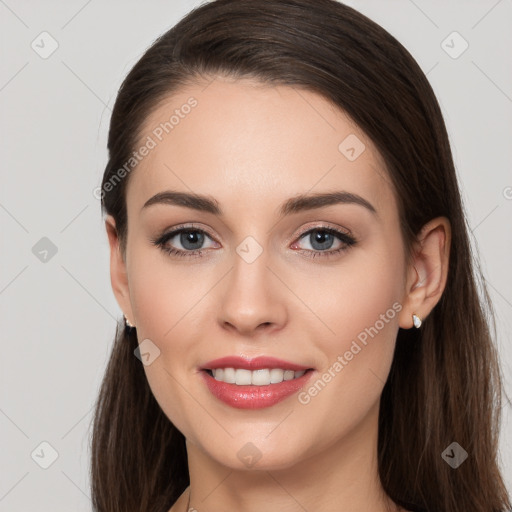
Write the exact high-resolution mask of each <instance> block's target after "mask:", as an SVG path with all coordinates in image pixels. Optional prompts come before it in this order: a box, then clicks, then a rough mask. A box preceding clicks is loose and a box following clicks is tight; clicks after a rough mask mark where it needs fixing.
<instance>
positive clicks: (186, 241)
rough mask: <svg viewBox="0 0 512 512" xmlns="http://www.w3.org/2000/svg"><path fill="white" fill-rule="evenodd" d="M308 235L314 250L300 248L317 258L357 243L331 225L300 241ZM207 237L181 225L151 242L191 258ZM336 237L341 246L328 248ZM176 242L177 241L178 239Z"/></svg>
mask: <svg viewBox="0 0 512 512" xmlns="http://www.w3.org/2000/svg"><path fill="white" fill-rule="evenodd" d="M178 235H179V236H178ZM308 235H309V238H308V240H309V242H310V244H311V246H312V247H313V250H309V249H299V250H300V252H302V253H304V254H305V255H306V256H307V257H308V258H316V257H317V256H321V257H330V256H335V255H337V254H339V253H341V252H343V251H346V250H347V249H349V248H350V247H352V246H353V245H355V244H356V243H357V241H356V240H355V239H354V238H353V237H352V236H350V235H348V234H347V233H344V232H342V231H338V230H337V229H334V228H331V227H323V226H319V227H316V228H313V229H310V230H308V231H306V232H305V233H302V234H301V235H300V236H299V241H300V240H303V239H304V238H306V237H307V236H308ZM174 238H177V239H178V240H177V241H178V242H179V244H181V246H182V247H183V249H179V248H176V247H175V246H174V245H173V244H170V242H171V240H173V239H174ZM207 238H209V239H210V240H213V239H212V238H211V236H210V235H209V234H208V233H207V232H206V231H204V230H202V229H198V228H193V227H179V228H178V229H175V230H173V231H170V232H169V233H165V234H164V235H162V236H161V237H159V238H157V239H152V240H151V243H153V245H156V246H157V247H159V248H160V249H161V250H162V251H164V252H165V253H166V254H169V255H172V256H178V257H189V258H191V257H202V256H203V252H202V250H203V249H205V248H204V247H203V244H204V242H205V240H206V239H207ZM336 239H338V241H339V243H340V246H339V247H338V248H337V249H334V250H327V249H330V248H331V247H332V245H333V243H334V241H335V240H336ZM174 243H176V241H175V242H174ZM215 243H216V242H215ZM297 244H298V242H294V244H293V246H297ZM294 248H295V247H294Z"/></svg>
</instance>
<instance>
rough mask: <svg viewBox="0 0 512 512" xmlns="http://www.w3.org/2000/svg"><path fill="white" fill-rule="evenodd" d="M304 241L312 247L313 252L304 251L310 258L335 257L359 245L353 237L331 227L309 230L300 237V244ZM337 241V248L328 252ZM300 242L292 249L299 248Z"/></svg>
mask: <svg viewBox="0 0 512 512" xmlns="http://www.w3.org/2000/svg"><path fill="white" fill-rule="evenodd" d="M303 239H305V240H306V241H307V242H309V245H310V246H311V247H312V249H311V250H310V249H306V250H304V249H302V252H305V253H306V256H307V257H309V258H316V257H317V256H322V257H329V256H334V255H337V254H339V253H341V252H343V251H346V250H348V249H349V248H350V247H352V246H353V245H355V244H356V243H357V241H356V240H355V238H354V237H353V236H351V235H349V234H348V233H344V232H343V231H339V230H337V229H334V228H331V227H315V228H313V229H309V230H308V231H306V232H305V233H303V234H302V235H301V236H300V238H299V242H300V241H301V240H303ZM336 239H337V240H338V243H337V248H336V249H333V250H328V249H331V247H332V246H333V244H334V243H335V242H336ZM299 242H295V243H294V244H293V245H292V249H295V248H297V245H298V243H299ZM307 253H309V254H307Z"/></svg>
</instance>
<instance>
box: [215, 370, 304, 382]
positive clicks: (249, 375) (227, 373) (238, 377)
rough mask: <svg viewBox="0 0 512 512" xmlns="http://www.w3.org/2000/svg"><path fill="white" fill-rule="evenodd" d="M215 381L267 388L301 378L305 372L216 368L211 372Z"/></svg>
mask: <svg viewBox="0 0 512 512" xmlns="http://www.w3.org/2000/svg"><path fill="white" fill-rule="evenodd" d="M211 372H212V374H213V377H214V379H215V380H218V381H221V382H226V383H227V384H236V385H237V386H247V385H249V384H253V385H255V386H268V385H269V384H279V383H280V382H283V380H292V379H298V378H299V377H302V376H303V375H304V374H305V373H306V371H305V370H300V371H293V370H281V369H279V368H272V369H268V368H265V369H262V370H254V371H251V370H243V369H240V368H239V369H236V370H235V368H216V369H214V370H211Z"/></svg>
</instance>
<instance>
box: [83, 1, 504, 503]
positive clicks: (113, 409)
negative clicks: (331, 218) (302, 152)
mask: <svg viewBox="0 0 512 512" xmlns="http://www.w3.org/2000/svg"><path fill="white" fill-rule="evenodd" d="M215 76H230V77H234V78H235V79H236V78H245V77H248V78H256V79H258V80H259V81H261V82H264V83H268V84H276V85H277V84H279V85H290V86H294V87H297V88H298V87H302V88H304V89H306V90H310V91H313V92H317V93H319V94H320V95H322V96H323V97H324V98H326V99H328V100H329V101H331V102H332V103H333V104H334V105H335V106H336V107H338V108H339V109H341V110H343V111H345V112H346V113H347V114H348V115H349V116H350V117H351V118H352V119H353V120H354V121H355V122H356V123H357V125H358V126H359V127H360V128H361V129H362V130H363V131H364V132H365V133H366V134H367V135H368V136H369V137H370V138H371V139H372V140H373V142H374V144H375V145H376V147H377V148H378V150H379V151H380V153H381V154H382V156H383V158H384V161H385V163H386V166H387V173H388V175H389V179H390V180H391V183H392V185H393V187H394V189H395V193H396V196H397V198H398V201H399V209H400V212H399V213H400V219H401V230H402V232H403V236H404V240H405V243H406V247H407V248H408V250H409V249H410V247H411V245H412V242H413V241H414V239H415V236H416V234H417V233H418V232H419V230H420V228H421V227H422V226H423V225H424V224H426V223H427V222H428V221H429V220H431V219H432V218H434V217H437V216H446V217H447V218H448V219H449V221H450V223H451V227H452V245H451V257H450V264H449V272H448V281H447V284H446V288H445V291H444V293H443V296H442V298H441V300H440V301H439V303H438V304H437V305H436V307H435V308H434V309H433V311H432V312H431V314H430V315H429V316H428V318H426V320H425V321H424V324H423V326H422V327H421V329H419V330H416V329H413V330H402V329H400V330H399V333H398V337H397V344H396V349H395V355H394V360H393V364H392V367H391V371H390V374H389V377H388V380H387V382H386V385H385V387H384V390H383V393H382V396H381V403H380V405H381V408H380V416H379V441H378V460H379V473H380V478H381V481H382V485H383V487H384V489H385V491H386V492H387V494H388V495H389V496H390V497H391V498H392V499H393V500H394V501H395V502H396V503H398V504H401V505H404V506H405V505H407V506H408V507H409V508H415V509H416V508H417V509H422V510H425V511H431V512H434V511H435V512H440V511H443V512H455V511H464V512H504V511H505V510H506V509H507V508H509V507H510V506H511V504H510V499H509V496H508V494H507V491H506V488H505V485H504V483H503V479H502V476H501V475H500V471H499V467H498V462H497V458H498V456H497V453H498V433H499V413H500V403H501V393H502V388H501V376H500V370H499V366H498V360H497V354H496V350H495V347H494V345H493V342H492V336H491V327H493V320H492V318H493V317H492V308H491V306H490V302H489V298H488V295H487V292H486V290H485V286H484V283H483V280H482V279H481V272H480V270H479V269H478V266H477V265H475V262H474V261H473V260H474V258H473V255H472V252H471V246H470V243H469V239H468V227H467V225H466V220H465V216H464V210H463V206H462V201H461V197H460V193H459V189H458V184H457V179H456V173H455V169H454V164H453V160H452V155H451V149H450V145H449V141H448V135H447V132H446V127H445V124H444V121H443V118H442V114H441V111H440V108H439V105H438V102H437V100H436V98H435V95H434V93H433V91H432V88H431V86H430V84H429V83H428V81H427V79H426V77H425V75H424V73H423V72H422V71H421V69H420V67H419V66H418V64H417V63H416V61H415V60H414V59H413V58H412V56H411V55H410V54H409V53H408V51H407V50H406V49H405V48H404V47H403V46H402V45H401V44H400V43H399V42H398V41H397V40H396V39H395V38H394V37H392V36H391V35H390V34H389V33H388V32H386V31H385V30H384V29H383V28H381V27H380V26H379V25H377V24H376V23H374V22H372V21H371V20H370V19H368V18H366V17H365V16H363V15H362V14H360V13H358V12H357V11H356V10H354V9H352V8H350V7H347V6H345V5H343V4H341V3H339V2H337V1H335V0H216V1H214V2H210V3H206V4H203V5H201V6H199V7H197V8H196V9H194V10H193V11H192V12H190V13H189V14H188V15H187V16H185V17H184V18H183V19H182V20H181V21H180V22H179V23H178V24H177V25H175V26H174V27H173V28H172V29H170V30H169V31H168V32H166V33H165V34H163V35H162V36H161V37H159V38H158V39H157V40H156V41H155V42H154V43H153V45H152V46H151V47H150V48H149V49H148V50H147V51H146V52H145V54H144V55H143V56H142V58H141V59H140V60H139V61H138V62H137V64H136V65H135V66H134V67H133V69H132V70H131V71H130V73H129V74H128V76H127V77H126V78H125V80H124V82H123V84H122V86H121V88H120V90H119V93H118V96H117V99H116V102H115V106H114V110H113V113H112V118H111V122H110V131H109V137H108V150H109V160H108V163H107V165H106V169H105V173H104V176H103V182H102V194H101V195H102V211H103V212H104V213H107V214H110V215H112V216H113V217H114V219H115V222H116V227H117V233H118V236H119V240H120V244H121V249H122V251H123V254H124V251H125V248H126V236H127V220H128V219H127V211H126V195H125V190H126V185H127V182H128V180H129V177H130V173H129V172H127V173H126V172H125V173H122V174H121V175H122V176H123V179H121V180H119V179H118V182H116V183H115V184H114V185H113V179H114V178H116V176H117V177H118V178H119V175H120V173H119V169H121V168H123V166H125V164H126V162H128V161H129V159H130V156H131V154H132V152H133V151H134V149H135V148H136V147H137V143H138V142H139V138H140V137H141V136H142V132H141V129H142V126H143V124H144V121H145V120H146V119H147V117H148V115H149V114H150V113H151V112H152V111H153V110H154V109H155V108H156V107H157V106H158V104H159V102H160V101H161V100H163V99H164V98H166V97H168V96H170V95H172V94H173V93H174V92H176V91H178V90H179V89H180V87H182V86H184V85H186V84H189V83H193V82H194V81H197V80H201V79H203V80H204V79H205V78H208V77H210V78H213V77H215ZM125 170H126V167H125ZM109 183H110V186H108V184H109ZM479 286H480V290H481V292H480V294H479ZM136 347H137V336H136V333H135V331H133V330H132V331H129V330H127V329H125V328H124V326H123V325H122V324H119V325H118V327H117V330H116V337H115V341H114V346H113V349H112V354H111V357H110V360H109V362H108V365H107V369H106V373H105V376H104V379H103V382H102V385H101V390H100V393H99V396H98V400H97V404H96V411H95V417H94V425H93V436H92V466H91V484H92V499H93V504H94V509H95V510H97V511H100V512H133V511H135V510H137V511H152V512H153V511H156V512H160V511H161V512H166V511H167V510H168V509H169V507H170V506H171V505H172V504H173V503H174V502H175V500H176V499H177V498H178V496H179V495H180V494H181V493H182V492H183V490H184V489H185V488H186V486H187V485H188V484H189V475H188V465H187V455H186V448H185V438H184V436H183V434H181V432H179V431H178V430H177V429H176V427H175V426H174V425H173V424H172V423H171V422H170V421H169V419H168V418H167V417H166V416H165V414H164V413H163V412H162V410H161V409H160V407H159V405H158V403H157V402H156V400H155V398H154V397H153V395H152V393H151V390H150V388H149V385H148V382H147V379H146V377H145V373H144V370H143V367H142V364H141V362H140V361H139V359H138V358H137V357H135V356H134V350H135V349H136ZM453 441H455V442H457V443H458V444H459V445H460V446H462V447H463V448H464V449H465V450H466V452H467V453H468V458H467V460H466V461H465V462H464V463H463V464H461V465H460V466H459V467H458V468H457V469H453V468H452V467H450V465H449V464H447V463H446V462H445V460H443V458H442V456H441V454H442V452H443V451H444V450H445V449H446V448H447V447H448V446H449V445H450V444H451V443H452V442H453Z"/></svg>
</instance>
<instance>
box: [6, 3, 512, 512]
mask: <svg viewBox="0 0 512 512" xmlns="http://www.w3.org/2000/svg"><path fill="white" fill-rule="evenodd" d="M199 3H200V2H199V1H184V0H180V1H178V0H176V1H170V0H166V1H163V0H158V1H157V0H153V1H151V2H136V1H133V0H130V1H120V0H117V1H109V2H105V1H103V2H100V1H99V0H89V1H84V0H72V1H67V2H57V1H55V0H53V1H46V2H35V1H32V2H30V1H28V0H5V1H4V0H0V33H1V37H2V41H1V50H0V51H1V59H2V67H1V70H0V106H1V109H2V110H1V112H2V114H1V118H0V122H1V141H2V146H1V147H2V153H1V155H2V158H1V172H2V175H1V180H2V181H1V188H0V224H1V234H2V249H1V251H0V308H1V309H0V315H1V316H0V322H1V326H2V336H3V339H2V358H1V382H0V385H1V387H0V389H1V396H0V428H1V436H0V440H1V443H2V446H1V453H2V462H1V467H2V471H1V480H0V511H2V512H3V511H9V512H16V511H26V510H32V509H34V510H35V509H37V510H40V511H52V512H59V511H66V512H69V511H70V510H75V511H89V510H91V503H90V498H89V495H90V492H89V475H88V472H89V451H88V443H89V434H90V431H89V424H90V421H91V418H92V405H93V403H94V400H95V398H96V395H97V391H98V386H99V384H100V380H101V378H102V375H103V371H104V368H105V364H106V361H107V358H108V355H109V352H110V349H111V345H112V341H113V337H114V332H115V323H116V320H117V319H120V318H121V311H120V309H119V307H118V305H117V302H116V301H115V298H114V295H113V293H112V290H111V287H110V274H109V253H108V243H107V237H106V234H105V229H104V224H103V221H102V218H101V215H100V203H99V201H98V200H97V199H96V198H95V197H94V196H93V190H94V189H95V188H96V187H97V186H98V185H99V184H100V182H101V176H102V173H103V169H104V166H105V164H106V159H107V153H106V140H107V129H108V122H109V119H110V113H111V108H112V106H113V103H114V99H115V95H116V92H117V89H118V87H119V85H120V83H121V81H122V79H123V77H124V76H125V75H126V73H127V72H128V71H129V70H130V68H131V67H132V66H133V64H135V62H136V61H137V59H138V58H139V57H140V56H141V54H142V53H143V51H144V50H145V49H146V48H147V47H148V46H149V45H150V44H151V43H152V41H153V40H154V39H155V38H156V37H157V36H159V35H160V34H162V33H163V32H164V31H166V30H167V29H169V28H170V27H171V26H172V25H173V24H175V23H176V22H177V21H178V20H179V19H180V18H181V17H182V16H183V15H184V14H185V13H186V12H188V11H189V10H190V9H191V8H192V7H194V6H195V5H198V4H199ZM348 3H350V5H352V6H354V7H355V8H357V9H358V10H360V11H361V12H362V13H364V14H366V15H367V16H369V17H370V18H372V19H373V20H375V21H376V22H378V23H379V24H381V25H382V26H383V27H384V28H386V29H387V30H388V31H390V32H391V33H392V34H393V35H394V36H395V37H397V38H398V40H399V41H401V42H402V44H404V46H405V47H407V48H408V49H409V51H410V52H411V53H412V55H413V56H414V57H415V58H416V60H417V61H418V62H419V64H420V66H421V67H422V69H423V70H424V71H425V72H426V73H427V75H428V78H429V80H430V82H431V84H432V86H433V88H434V90H435V92H436V94H437V96H438V99H439V102H440V104H441V107H442V110H443V114H444V116H445V121H446V123H447V126H448V131H449V133H450V137H451V142H452V144H453V153H454V158H455V163H456V167H457V169H458V174H459V177H460V183H461V187H462V192H463V196H464V200H465V204H466V207H467V214H468V218H469V225H470V226H471V229H472V232H473V234H474V237H475V244H477V245H478V248H479V253H480V257H481V260H482V266H483V271H484V274H485V277H486V279H487V282H488V285H489V290H490V293H491V295H492V298H493V300H494V305H495V308H496V314H497V322H498V331H499V332H498V345H499V350H500V353H501V357H502V368H503V372H504V374H505V381H506V388H507V393H508V395H509V396H512V382H511V380H512V379H511V377H510V375H511V367H512V347H511V330H512V270H511V267H510V261H511V258H510V254H511V253H512V229H511V217H512V216H511V214H512V173H511V171H510V165H511V162H512V144H511V132H512V130H511V120H512V68H511V66H510V62H511V58H510V56H511V51H510V50H511V48H512V32H511V31H510V26H512V0H500V1H496V0H490V1H474V0H473V1H470V0H459V1H451V2H441V1H435V2H434V1H420V0H415V1H412V0H396V1H382V0H380V1H377V0H375V1H367V0H354V1H351V2H348ZM43 31H47V32H49V33H50V34H51V36H52V37H53V38H54V39H55V40H56V41H57V42H58V45H59V46H58V48H57V50H56V51H55V52H54V53H53V54H52V55H51V56H49V57H48V58H46V59H43V58H41V57H40V55H39V54H38V53H36V52H35V51H34V50H33V49H32V47H31V43H32V41H34V40H35V41H36V43H38V44H39V46H42V43H41V42H40V39H41V37H39V35H40V34H41V32H43ZM453 31H457V32H458V33H460V35H461V36H462V37H463V38H464V39H465V40H466V41H467V42H468V43H469V47H468V49H467V50H466V51H465V52H464V53H463V54H462V55H460V56H459V57H458V58H456V59H454V58H452V57H450V56H449V55H448V54H447V53H446V52H445V50H444V49H443V47H442V41H444V40H445V39H446V38H447V36H449V35H450V34H451V33H452V32H453ZM452 41H453V42H452ZM444 44H445V45H449V46H452V47H453V48H452V49H451V51H452V53H453V52H457V51H458V50H460V49H461V48H462V46H460V45H461V44H463V42H462V41H461V40H460V39H459V40H457V39H455V40H453V38H451V39H450V38H449V39H448V40H447V42H446V43H444ZM45 48H46V50H48V48H50V46H49V40H48V39H47V40H46V43H45ZM40 51H42V49H41V50H40ZM43 237H47V238H48V239H49V240H51V242H52V243H53V244H54V245H55V246H56V248H57V253H56V254H55V255H54V256H53V257H52V256H51V253H49V254H48V256H47V261H46V262H42V261H40V259H39V258H38V257H36V255H35V254H34V253H33V250H32V248H33V247H34V246H35V245H36V244H37V243H38V242H39V241H40V239H41V238H43ZM40 243H45V242H40ZM46 243H47V242H46ZM461 342H462V340H461ZM503 411H504V418H503V425H502V438H501V458H502V463H503V468H504V472H505V477H506V479H507V482H512V411H511V404H510V403H508V402H507V403H506V404H505V406H504V408H503ZM43 441H46V442H47V443H49V444H50V445H51V446H52V447H53V449H54V450H55V451H56V452H57V454H58V457H57V459H56V460H55V462H53V464H52V465H50V466H49V467H48V469H42V468H41V467H40V465H38V464H37V463H36V462H35V460H37V461H38V462H39V463H45V462H46V463H47V464H48V463H50V462H51V449H50V448H48V447H47V446H45V445H43V446H42V450H43V452H44V456H43V452H41V446H40V443H42V442H43ZM34 450H35V453H34ZM33 453H34V458H32V456H31V454H33ZM37 454H39V456H37ZM510 488H511V489H512V485H510Z"/></svg>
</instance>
